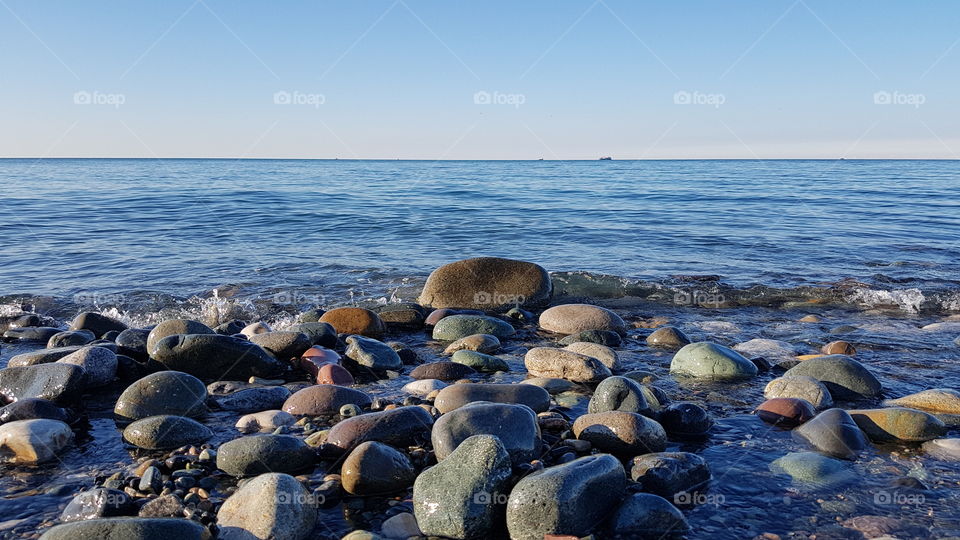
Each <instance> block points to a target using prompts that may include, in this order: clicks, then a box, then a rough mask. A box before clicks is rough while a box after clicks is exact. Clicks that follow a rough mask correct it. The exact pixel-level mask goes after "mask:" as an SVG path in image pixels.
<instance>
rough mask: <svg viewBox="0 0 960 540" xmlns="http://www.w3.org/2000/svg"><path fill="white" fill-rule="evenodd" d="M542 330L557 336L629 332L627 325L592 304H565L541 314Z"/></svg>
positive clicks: (607, 310) (610, 312) (609, 312)
mask: <svg viewBox="0 0 960 540" xmlns="http://www.w3.org/2000/svg"><path fill="white" fill-rule="evenodd" d="M539 324H540V328H543V329H544V330H546V331H548V332H553V333H556V334H567V335H569V334H576V333H579V332H583V331H584V330H612V331H614V332H617V333H619V334H625V333H626V331H627V326H626V323H624V322H623V319H621V318H620V316H619V315H617V314H616V313H614V312H612V311H610V310H609V309H607V308H602V307H600V306H594V305H591V304H563V305H559V306H554V307H552V308H550V309H548V310H546V311H544V312H543V313H541V314H540V323H539Z"/></svg>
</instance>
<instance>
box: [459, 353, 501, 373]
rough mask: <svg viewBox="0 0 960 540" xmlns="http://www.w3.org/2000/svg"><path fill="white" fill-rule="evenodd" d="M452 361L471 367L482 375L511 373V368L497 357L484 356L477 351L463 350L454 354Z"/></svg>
mask: <svg viewBox="0 0 960 540" xmlns="http://www.w3.org/2000/svg"><path fill="white" fill-rule="evenodd" d="M450 360H451V361H453V362H456V363H457V364H463V365H465V366H470V367H472V368H473V369H474V370H476V371H479V372H481V373H496V372H497V371H510V366H509V365H507V363H506V362H505V361H504V360H503V359H501V358H497V357H496V356H491V355H489V354H484V353H481V352H476V351H468V350H461V351H456V352H455V353H453V356H452V357H451V358H450Z"/></svg>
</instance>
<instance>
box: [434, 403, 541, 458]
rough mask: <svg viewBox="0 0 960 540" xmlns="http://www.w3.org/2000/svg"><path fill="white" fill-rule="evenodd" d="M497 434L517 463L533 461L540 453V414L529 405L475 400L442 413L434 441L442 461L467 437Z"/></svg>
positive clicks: (437, 422) (437, 423) (436, 424)
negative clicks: (538, 418)
mask: <svg viewBox="0 0 960 540" xmlns="http://www.w3.org/2000/svg"><path fill="white" fill-rule="evenodd" d="M474 435H494V436H496V437H497V438H498V439H500V442H502V443H503V446H504V448H506V449H507V452H508V453H509V454H510V457H511V459H512V460H513V462H514V463H522V462H526V461H530V460H532V459H535V458H536V457H538V455H539V453H540V427H539V426H538V424H537V416H536V414H535V413H534V412H533V410H532V409H530V407H527V406H526V405H510V404H505V403H488V402H483V401H481V402H474V403H470V404H467V405H464V406H462V407H460V408H458V409H456V410H453V411H450V412H448V413H446V414H444V415H443V416H441V417H440V418H439V419H438V420H437V421H436V423H435V424H434V426H433V432H432V435H431V440H432V442H433V451H434V453H435V454H436V456H437V459H438V460H441V461H442V460H444V459H446V458H447V456H449V455H450V454H451V453H452V452H453V451H454V450H456V449H457V447H458V446H459V445H460V443H462V442H463V441H465V440H466V439H467V438H469V437H472V436H474Z"/></svg>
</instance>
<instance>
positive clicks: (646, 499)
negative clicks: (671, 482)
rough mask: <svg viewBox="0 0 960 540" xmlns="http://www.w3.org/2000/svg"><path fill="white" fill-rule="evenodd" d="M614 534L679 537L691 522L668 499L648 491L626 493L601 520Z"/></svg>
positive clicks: (665, 539)
mask: <svg viewBox="0 0 960 540" xmlns="http://www.w3.org/2000/svg"><path fill="white" fill-rule="evenodd" d="M604 528H605V529H606V530H607V531H609V533H610V534H612V535H613V536H614V537H615V538H631V539H647V540H668V539H672V538H681V537H684V535H685V534H686V533H687V532H689V530H690V525H688V524H687V520H686V518H685V517H683V513H682V512H680V510H679V509H678V508H677V507H676V506H674V505H673V504H671V503H670V501H668V500H667V499H665V498H663V497H660V496H658V495H652V494H649V493H634V494H633V495H630V496H628V497H627V498H626V499H624V501H623V502H622V503H621V504H620V506H619V507H618V508H617V509H616V511H614V513H613V515H611V516H610V517H609V518H607V520H606V521H605V522H604Z"/></svg>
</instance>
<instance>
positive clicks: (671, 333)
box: [647, 326, 690, 349]
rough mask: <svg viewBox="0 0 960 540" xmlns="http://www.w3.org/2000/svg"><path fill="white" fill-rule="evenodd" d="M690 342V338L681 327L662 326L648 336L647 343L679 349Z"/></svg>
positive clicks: (652, 345)
mask: <svg viewBox="0 0 960 540" xmlns="http://www.w3.org/2000/svg"><path fill="white" fill-rule="evenodd" d="M688 344H690V338H689V337H687V335H686V334H684V333H683V331H682V330H680V329H679V328H675V327H673V326H661V327H660V328H657V329H656V330H654V331H653V332H651V333H650V335H649V336H647V345H649V346H651V347H660V348H663V349H679V348H680V347H683V346H684V345H688Z"/></svg>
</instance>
